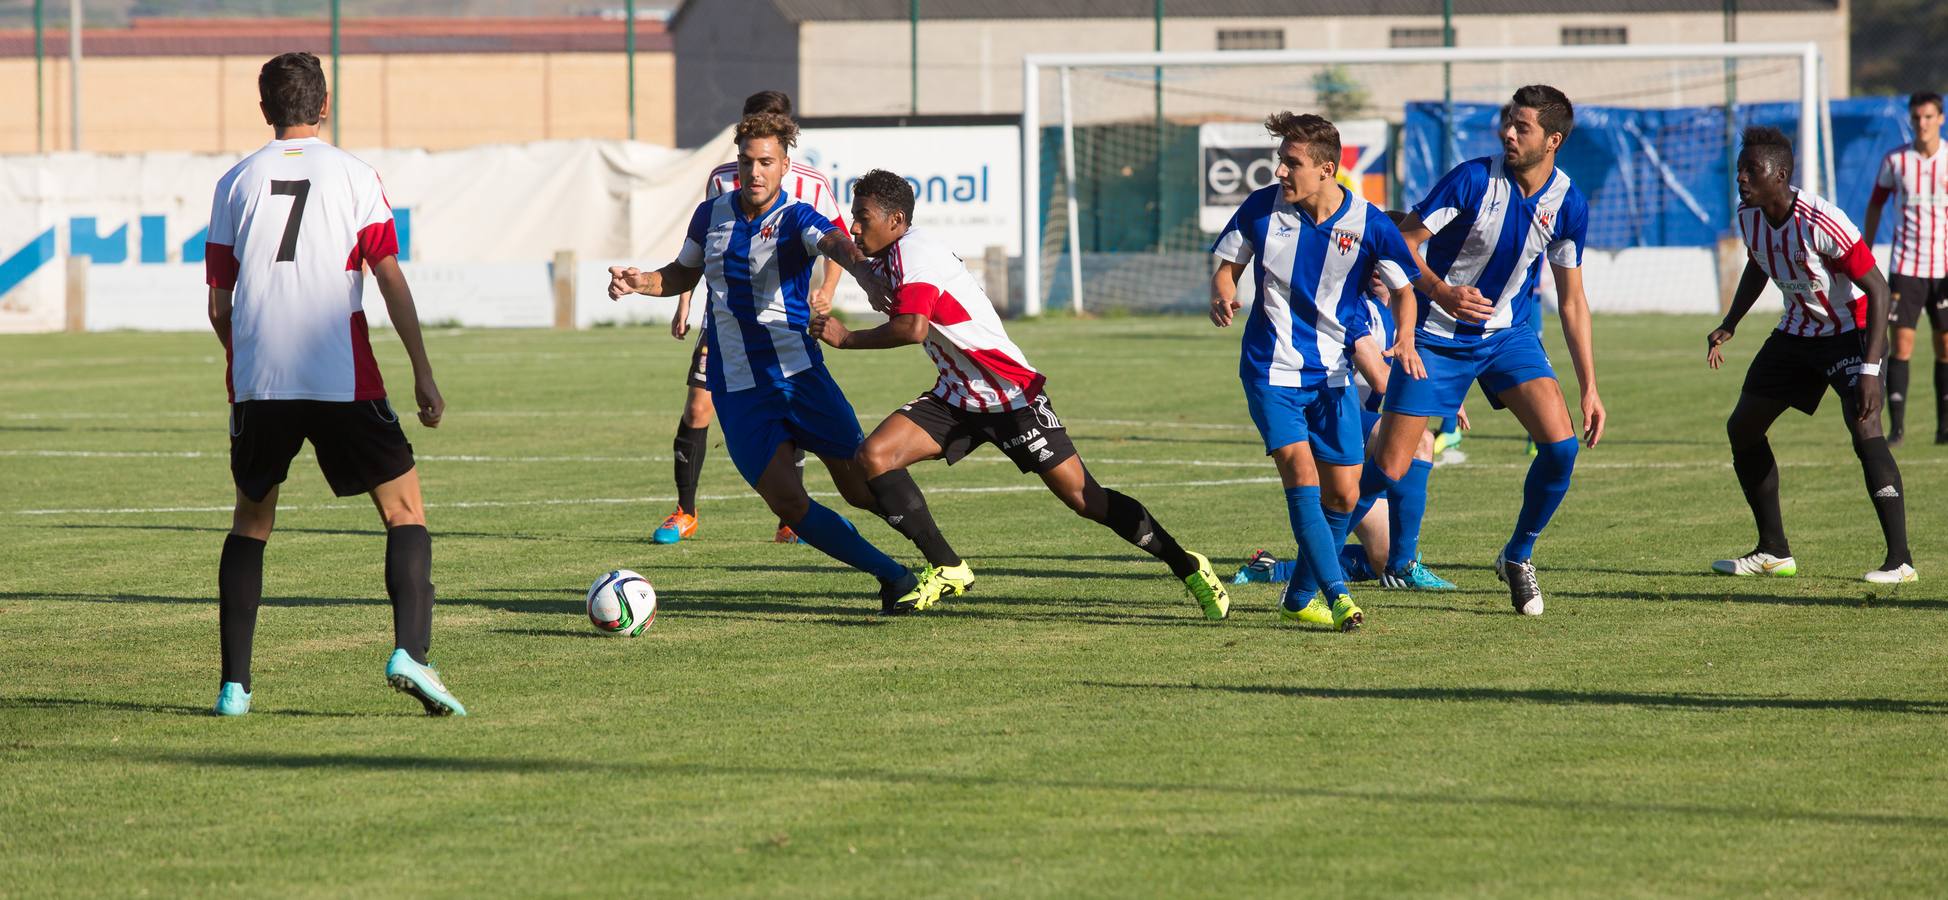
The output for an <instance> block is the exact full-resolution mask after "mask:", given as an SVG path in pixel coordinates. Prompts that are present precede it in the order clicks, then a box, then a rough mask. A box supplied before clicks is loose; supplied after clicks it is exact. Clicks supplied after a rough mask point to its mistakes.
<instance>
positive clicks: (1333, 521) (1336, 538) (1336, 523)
mask: <svg viewBox="0 0 1948 900" xmlns="http://www.w3.org/2000/svg"><path fill="white" fill-rule="evenodd" d="M1357 508H1358V507H1355V509H1357ZM1320 512H1322V513H1324V514H1325V516H1326V527H1327V528H1330V529H1332V545H1333V547H1334V549H1335V551H1336V550H1337V548H1339V547H1340V546H1341V545H1343V544H1345V543H1346V535H1348V534H1350V533H1352V530H1353V510H1351V509H1349V510H1346V511H1345V512H1340V511H1339V510H1336V509H1331V508H1329V507H1325V506H1321V507H1320Z"/></svg>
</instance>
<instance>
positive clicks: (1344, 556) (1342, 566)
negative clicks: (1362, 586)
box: [1339, 544, 1379, 582]
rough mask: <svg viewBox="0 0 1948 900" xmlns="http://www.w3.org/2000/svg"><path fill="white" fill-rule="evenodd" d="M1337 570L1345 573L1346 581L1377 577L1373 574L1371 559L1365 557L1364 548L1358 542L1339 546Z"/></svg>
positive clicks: (1369, 579)
mask: <svg viewBox="0 0 1948 900" xmlns="http://www.w3.org/2000/svg"><path fill="white" fill-rule="evenodd" d="M1339 570H1340V571H1341V572H1344V573H1345V574H1346V580H1347V581H1348V582H1355V581H1372V580H1373V579H1375V578H1378V577H1379V576H1378V575H1375V574H1373V561H1372V560H1370V559H1367V558H1366V548H1365V547H1362V546H1360V545H1358V544H1347V545H1346V546H1344V547H1341V548H1339Z"/></svg>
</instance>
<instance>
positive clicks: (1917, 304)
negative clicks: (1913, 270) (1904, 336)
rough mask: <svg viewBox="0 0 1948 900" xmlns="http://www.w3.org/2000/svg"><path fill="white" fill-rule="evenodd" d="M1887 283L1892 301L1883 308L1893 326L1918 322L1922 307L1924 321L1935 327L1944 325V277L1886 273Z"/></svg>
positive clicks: (1947, 283)
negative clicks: (1926, 317)
mask: <svg viewBox="0 0 1948 900" xmlns="http://www.w3.org/2000/svg"><path fill="white" fill-rule="evenodd" d="M1887 287H1888V289H1889V290H1890V291H1892V292H1893V301H1894V302H1893V304H1892V307H1891V308H1890V309H1888V310H1887V321H1889V322H1892V323H1894V327H1895V328H1913V327H1914V326H1915V325H1917V324H1919V323H1920V321H1921V311H1922V310H1924V309H1925V310H1927V313H1928V324H1929V325H1930V326H1933V328H1934V330H1935V331H1937V332H1939V331H1941V330H1942V328H1943V326H1948V278H1916V277H1914V276H1912V275H1890V276H1888V277H1887Z"/></svg>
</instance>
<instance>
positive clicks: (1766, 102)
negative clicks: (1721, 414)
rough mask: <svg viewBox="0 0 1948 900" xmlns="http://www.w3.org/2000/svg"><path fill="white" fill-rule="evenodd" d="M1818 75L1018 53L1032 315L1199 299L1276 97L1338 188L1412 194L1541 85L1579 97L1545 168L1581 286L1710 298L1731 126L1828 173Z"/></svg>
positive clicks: (1262, 159) (1771, 49) (1652, 53)
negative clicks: (1313, 127)
mask: <svg viewBox="0 0 1948 900" xmlns="http://www.w3.org/2000/svg"><path fill="white" fill-rule="evenodd" d="M1821 73H1822V68H1821V62H1820V55H1819V51H1818V48H1817V45H1813V44H1724V45H1685V46H1583V47H1541V48H1523V49H1516V48H1502V49H1495V48H1487V49H1484V48H1460V49H1456V48H1426V49H1403V50H1374V51H1356V52H1350V53H1349V52H1339V51H1334V52H1316V51H1242V52H1218V53H1192V54H1186V53H1155V54H1091V55H1062V56H1031V57H1029V58H1028V59H1027V60H1026V62H1025V64H1024V70H1023V75H1024V81H1023V85H1024V90H1023V117H1022V126H1023V128H1022V135H1023V142H1024V147H1023V162H1024V171H1023V175H1024V177H1023V179H1022V184H1023V196H1022V204H1023V216H1022V218H1023V222H1024V236H1023V237H1024V239H1023V261H1024V265H1023V275H1024V277H1023V285H1022V289H1023V292H1024V295H1023V299H1024V303H1023V307H1024V311H1026V312H1028V313H1030V314H1033V313H1036V312H1040V311H1043V310H1074V311H1076V312H1084V311H1092V312H1093V311H1104V310H1113V309H1132V310H1157V311H1163V310H1168V311H1187V312H1188V311H1196V310H1201V309H1202V308H1204V307H1205V306H1206V304H1207V303H1208V301H1209V283H1210V274H1211V271H1212V261H1211V257H1210V255H1209V253H1208V250H1209V248H1210V245H1211V242H1212V240H1213V239H1214V238H1215V237H1216V234H1217V232H1218V231H1220V230H1221V229H1222V228H1223V226H1224V224H1225V222H1226V221H1227V220H1228V219H1229V217H1230V215H1231V212H1232V210H1233V209H1235V208H1236V207H1237V205H1238V204H1239V203H1241V202H1242V201H1243V200H1244V198H1245V196H1246V195H1248V194H1249V193H1250V192H1251V191H1252V190H1255V189H1257V188H1260V187H1264V186H1266V185H1268V184H1271V183H1272V181H1273V179H1274V175H1273V169H1274V164H1273V162H1272V156H1273V154H1274V152H1275V151H1276V149H1277V141H1276V139H1274V138H1271V137H1270V136H1268V135H1267V134H1266V133H1265V131H1264V129H1263V127H1262V125H1261V123H1262V122H1263V120H1264V118H1265V116H1266V115H1268V114H1270V113H1272V112H1276V111H1279V110H1293V111H1295V112H1316V113H1319V114H1321V115H1324V116H1326V117H1327V118H1328V119H1331V120H1333V121H1334V123H1335V124H1337V125H1338V126H1339V129H1340V140H1341V144H1342V151H1341V164H1340V172H1341V181H1342V183H1344V184H1346V185H1347V187H1349V188H1351V189H1352V190H1353V191H1354V192H1355V193H1356V194H1357V195H1359V196H1360V197H1362V198H1364V199H1366V200H1370V201H1372V202H1373V203H1375V204H1378V205H1379V206H1381V207H1383V208H1388V209H1406V208H1409V207H1411V206H1412V205H1413V204H1414V203H1415V202H1417V201H1418V200H1419V199H1420V198H1421V197H1422V196H1424V195H1425V194H1426V192H1427V190H1428V189H1429V188H1431V187H1432V186H1433V184H1434V182H1435V180H1437V179H1439V178H1440V176H1441V175H1442V174H1443V173H1444V172H1446V171H1447V169H1448V168H1450V167H1452V166H1453V165H1454V164H1456V163H1459V162H1461V161H1464V160H1467V159H1472V158H1476V157H1481V156H1488V155H1494V154H1499V153H1500V152H1501V150H1500V140H1499V138H1498V137H1497V123H1498V121H1499V110H1500V107H1501V105H1502V104H1503V103H1505V102H1507V100H1508V97H1509V95H1510V94H1512V93H1513V92H1514V90H1515V89H1516V88H1517V87H1520V86H1522V85H1525V84H1537V83H1541V84H1552V85H1555V86H1556V87H1559V88H1561V89H1562V90H1563V91H1564V92H1565V93H1566V94H1568V95H1569V97H1570V99H1571V100H1572V101H1573V102H1574V103H1575V104H1576V108H1577V117H1576V128H1575V130H1574V131H1573V132H1572V134H1571V136H1570V139H1569V141H1568V142H1567V143H1566V144H1565V145H1564V147H1563V149H1562V151H1560V153H1559V154H1558V159H1557V165H1558V166H1559V167H1560V168H1562V169H1563V170H1564V171H1565V172H1567V173H1568V174H1569V175H1570V177H1571V178H1572V179H1573V180H1574V181H1575V183H1576V184H1577V186H1578V187H1579V188H1580V189H1581V190H1582V191H1583V192H1584V194H1585V195H1586V196H1587V197H1588V199H1589V202H1590V209H1591V213H1590V224H1589V232H1588V244H1587V248H1586V252H1585V256H1584V279H1585V283H1586V284H1587V285H1588V291H1589V294H1590V296H1591V298H1592V303H1593V304H1594V305H1595V306H1596V308H1598V309H1607V310H1642V311H1666V312H1682V311H1697V312H1710V311H1715V310H1717V309H1718V308H1719V302H1720V296H1721V294H1722V293H1723V291H1724V290H1725V285H1724V281H1725V279H1726V277H1727V275H1726V272H1727V271H1729V272H1730V273H1731V275H1730V277H1732V278H1735V277H1736V271H1737V269H1738V266H1739V265H1740V264H1742V262H1743V256H1742V255H1740V254H1742V251H1739V250H1738V249H1737V246H1736V244H1735V234H1734V229H1735V217H1734V210H1735V208H1736V204H1737V195H1736V192H1735V187H1734V184H1735V177H1734V174H1733V169H1734V166H1735V160H1736V153H1737V146H1738V134H1739V131H1740V130H1741V129H1743V128H1744V127H1746V126H1748V125H1753V124H1764V125H1775V126H1778V127H1781V128H1782V129H1783V130H1785V131H1786V133H1787V134H1788V135H1791V136H1793V138H1794V140H1795V143H1796V145H1797V150H1798V153H1799V157H1800V164H1799V166H1798V175H1797V180H1798V181H1799V182H1800V183H1801V185H1802V186H1803V187H1806V188H1810V189H1812V190H1814V191H1818V190H1820V186H1821V185H1822V184H1830V183H1832V175H1831V171H1832V170H1831V166H1832V150H1831V144H1830V140H1831V137H1830V128H1826V127H1824V123H1823V122H1822V121H1821V111H1822V110H1824V109H1825V108H1826V105H1825V104H1824V103H1823V102H1822V99H1823V96H1824V87H1823V83H1822V74H1821ZM1543 282H1544V290H1545V292H1550V291H1553V286H1552V285H1551V284H1550V279H1548V278H1544V279H1543ZM1244 289H1245V290H1246V292H1247V296H1246V298H1245V299H1246V300H1247V301H1249V296H1248V292H1249V285H1246V286H1244ZM1548 302H1550V299H1549V298H1546V297H1545V303H1548Z"/></svg>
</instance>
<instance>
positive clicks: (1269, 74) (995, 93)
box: [680, 7, 1849, 120]
mask: <svg viewBox="0 0 1948 900" xmlns="http://www.w3.org/2000/svg"><path fill="white" fill-rule="evenodd" d="M1439 26H1440V18H1439V17H1438V16H1430V17H1420V18H1389V17H1378V16H1374V17H1338V18H1318V17H1312V18H1307V17H1291V18H1281V19H1235V20H1234V19H1174V20H1166V21H1165V27H1164V41H1163V44H1164V48H1165V50H1182V51H1199V50H1215V49H1217V33H1218V31H1219V30H1221V29H1232V28H1240V29H1242V28H1251V29H1264V28H1282V29H1284V31H1285V46H1286V48H1287V49H1335V48H1376V47H1386V46H1388V44H1389V40H1390V32H1391V29H1393V28H1397V27H1422V28H1438V27H1439ZM1573 26H1622V27H1625V28H1627V29H1628V33H1629V42H1630V43H1632V44H1665V43H1677V44H1682V43H1714V42H1718V41H1720V40H1721V39H1722V36H1723V21H1722V19H1721V18H1720V17H1719V16H1718V15H1717V14H1715V13H1713V14H1654V15H1642V14H1640V15H1630V16H1622V15H1590V14H1577V15H1529V16H1457V17H1456V18H1455V33H1456V44H1457V45H1458V46H1462V47H1492V46H1556V45H1558V44H1560V42H1561V29H1562V28H1564V27H1573ZM1738 29H1739V37H1740V38H1741V39H1742V40H1746V41H1755V42H1756V41H1808V40H1811V41H1817V42H1819V43H1820V45H1821V51H1822V53H1823V56H1824V61H1825V65H1826V69H1827V72H1828V75H1829V84H1830V85H1832V88H1831V89H1832V91H1833V94H1834V96H1844V95H1845V86H1846V84H1847V74H1846V73H1847V71H1848V63H1849V58H1848V45H1847V40H1846V34H1847V16H1846V10H1845V9H1844V7H1842V8H1841V9H1840V10H1839V11H1837V12H1828V13H1806V14H1783V13H1779V14H1771V13H1751V14H1745V15H1741V16H1740V17H1739V19H1738ZM1153 40H1154V38H1153V34H1152V31H1151V23H1150V22H1149V21H1148V20H1146V19H1071V20H1035V21H1019V20H1017V21H1006V20H995V21H985V20H942V21H922V23H921V27H920V59H921V68H920V97H919V101H920V102H919V107H920V111H921V112H922V113H934V114H952V113H1008V112H1018V111H1020V109H1021V59H1022V57H1023V56H1024V55H1026V54H1030V53H1057V52H1064V53H1067V52H1075V53H1082V52H1110V51H1117V52H1129V51H1147V50H1149V49H1151V47H1152V44H1153ZM798 45H799V46H798V52H799V54H800V59H801V65H800V75H799V92H800V96H799V103H800V106H801V108H802V112H803V113H804V114H805V115H818V116H831V115H871V114H889V113H904V112H906V111H907V109H908V104H909V96H908V90H907V84H908V79H909V72H908V66H909V63H910V61H911V59H912V57H911V56H910V55H909V53H908V50H907V48H908V27H907V24H906V23H905V22H814V23H807V24H806V25H804V26H803V27H802V29H801V33H800V36H799V41H798ZM680 46H682V45H680ZM1349 71H1350V73H1351V74H1352V75H1353V77H1354V78H1355V79H1356V80H1357V81H1358V82H1360V84H1361V85H1362V86H1363V87H1364V88H1365V89H1366V90H1367V91H1368V93H1369V98H1370V103H1371V105H1372V109H1370V110H1368V114H1377V115H1381V116H1385V117H1388V118H1393V119H1398V118H1399V107H1400V104H1401V103H1402V102H1404V101H1407V100H1425V99H1438V98H1439V97H1440V96H1441V77H1442V76H1441V68H1440V67H1439V66H1396V67H1387V68H1382V67H1376V66H1356V67H1350V69H1349ZM1797 72H1798V67H1797V65H1796V64H1794V63H1791V62H1783V61H1782V62H1770V61H1768V62H1763V63H1752V64H1748V65H1747V66H1746V68H1745V70H1744V71H1743V72H1742V73H1741V77H1740V81H1739V99H1740V100H1741V101H1747V102H1749V101H1758V100H1780V99H1787V98H1790V97H1795V96H1797V94H1798V80H1797V79H1798V75H1797ZM1147 74H1148V73H1147V72H1137V73H1132V75H1133V76H1134V77H1130V78H1126V79H1121V80H1120V83H1118V82H1117V80H1116V79H1114V78H1111V79H1098V82H1097V83H1095V84H1090V85H1084V84H1083V83H1081V82H1078V83H1077V86H1076V94H1077V97H1076V99H1077V104H1078V106H1082V107H1085V110H1084V112H1085V114H1086V115H1087V116H1088V117H1089V118H1094V119H1098V120H1112V119H1117V118H1123V117H1127V116H1130V115H1147V114H1148V112H1149V110H1150V109H1151V104H1152V103H1153V102H1154V101H1153V94H1152V85H1151V83H1150V82H1149V80H1148V78H1147V77H1146V76H1147ZM1311 74H1312V73H1311V72H1310V71H1306V70H1301V69H1294V68H1292V67H1282V68H1280V69H1262V70H1256V71H1249V70H1212V72H1211V74H1209V75H1207V76H1203V77H1199V76H1198V75H1197V73H1195V72H1187V71H1184V70H1179V71H1178V72H1176V73H1174V74H1173V76H1172V77H1171V78H1170V79H1169V83H1168V84H1167V86H1166V91H1165V95H1166V96H1165V104H1166V114H1168V115H1170V116H1172V117H1174V118H1182V119H1199V118H1208V117H1219V116H1221V117H1231V116H1237V115H1246V116H1254V115H1262V114H1263V112H1264V110H1265V109H1266V108H1267V107H1268V106H1272V105H1277V106H1289V107H1295V108H1297V107H1304V106H1307V105H1310V103H1311V100H1312V97H1311V94H1312V91H1311V81H1310V76H1311ZM1453 78H1454V84H1455V96H1456V97H1457V98H1458V99H1468V100H1500V99H1504V98H1506V97H1507V95H1508V93H1509V92H1510V91H1511V90H1513V89H1514V88H1515V87H1519V86H1520V85H1523V84H1528V83H1532V82H1538V81H1541V82H1548V83H1552V84H1555V85H1557V86H1559V87H1561V88H1563V89H1564V90H1565V91H1566V92H1567V93H1568V94H1569V95H1570V97H1571V98H1572V99H1575V100H1576V101H1577V102H1579V103H1610V104H1615V105H1623V106H1639V105H1656V106H1664V105H1693V104H1711V103H1722V102H1723V101H1724V91H1723V86H1722V80H1721V79H1722V65H1721V64H1720V63H1716V62H1709V63H1681V64H1680V63H1667V62H1646V63H1602V64H1563V63H1548V64H1532V65H1484V66H1456V67H1454V69H1453ZM1085 91H1093V92H1094V93H1088V94H1085ZM1057 100H1058V94H1057V93H1056V88H1055V79H1053V78H1049V79H1046V84H1045V92H1044V95H1043V101H1042V102H1043V108H1044V109H1048V110H1053V109H1054V108H1055V104H1056V102H1057Z"/></svg>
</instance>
